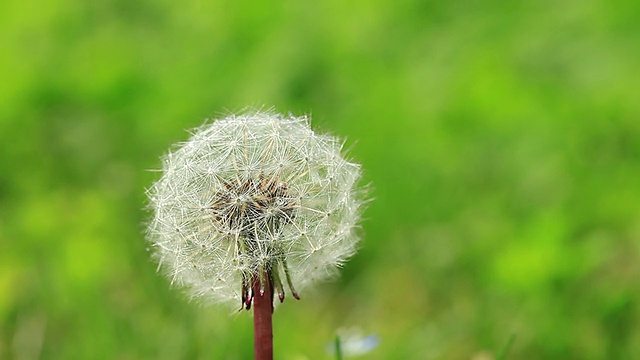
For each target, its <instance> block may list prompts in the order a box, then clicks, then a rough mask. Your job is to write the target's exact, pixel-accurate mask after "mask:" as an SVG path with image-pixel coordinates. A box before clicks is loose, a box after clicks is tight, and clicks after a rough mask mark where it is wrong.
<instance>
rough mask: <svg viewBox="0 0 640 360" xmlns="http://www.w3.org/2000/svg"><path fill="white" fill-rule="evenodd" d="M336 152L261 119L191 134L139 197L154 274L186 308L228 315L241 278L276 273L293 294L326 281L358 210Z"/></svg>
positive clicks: (348, 247) (347, 166)
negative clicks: (162, 275) (147, 207)
mask: <svg viewBox="0 0 640 360" xmlns="http://www.w3.org/2000/svg"><path fill="white" fill-rule="evenodd" d="M342 145H343V143H342V142H341V141H340V140H339V139H337V138H335V137H333V136H328V135H318V134H315V133H314V132H313V131H312V130H311V128H310V126H309V120H308V119H307V118H306V117H293V116H289V117H285V116H282V115H278V114H273V113H264V112H255V113H248V114H244V115H237V116H229V117H226V118H224V119H220V120H216V121H214V122H212V123H210V124H206V125H204V126H202V127H200V128H197V129H195V130H194V131H193V135H192V136H191V138H190V139H189V140H188V141H187V142H185V143H182V144H180V145H179V146H178V147H177V148H176V149H175V150H174V151H171V152H170V153H168V154H167V155H166V156H165V157H164V162H163V169H162V172H163V175H162V177H161V178H160V180H158V181H157V182H156V183H155V184H154V185H153V186H152V187H151V188H150V189H149V191H148V195H149V198H150V201H151V202H150V204H151V209H152V211H153V218H152V220H151V221H150V223H149V227H148V238H149V240H150V242H151V245H152V248H153V252H154V255H155V256H156V257H157V259H158V262H159V266H160V268H161V269H163V270H164V271H165V272H166V273H167V274H168V276H169V277H170V279H171V281H172V283H175V284H177V285H179V286H182V287H184V288H186V289H187V290H188V292H189V294H190V295H191V296H192V297H193V298H198V299H202V300H205V301H208V302H227V303H230V304H235V305H236V306H237V304H238V302H240V301H241V300H242V299H241V298H242V296H243V294H242V284H243V277H247V276H258V275H259V274H258V272H259V271H261V270H260V269H264V268H265V266H283V264H284V266H285V268H284V270H285V271H287V270H288V273H289V274H290V277H291V281H292V283H293V284H295V286H296V287H297V288H298V290H301V289H303V288H305V287H306V286H307V285H309V284H310V283H313V282H315V281H318V280H322V279H324V278H327V277H329V276H331V275H333V274H334V273H335V270H336V269H337V268H338V267H339V266H340V265H341V264H342V263H343V262H344V261H345V260H346V259H347V258H349V257H350V256H351V255H352V254H353V253H354V251H355V246H356V243H357V242H358V236H357V234H356V232H355V229H356V227H357V224H358V221H359V218H360V210H361V206H362V196H361V195H362V194H361V191H360V189H359V188H358V186H357V183H358V180H359V178H360V166H359V165H358V164H355V163H353V162H350V161H348V160H346V159H345V158H344V157H343V156H342V154H341V150H342ZM269 264H276V265H269ZM278 264H280V265H278ZM276 271H277V269H276Z"/></svg>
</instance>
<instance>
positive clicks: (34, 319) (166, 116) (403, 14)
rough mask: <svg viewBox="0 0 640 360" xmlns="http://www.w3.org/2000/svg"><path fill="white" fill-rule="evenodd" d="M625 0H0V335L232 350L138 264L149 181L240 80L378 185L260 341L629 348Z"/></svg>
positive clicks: (86, 347)
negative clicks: (349, 242)
mask: <svg viewBox="0 0 640 360" xmlns="http://www.w3.org/2000/svg"><path fill="white" fill-rule="evenodd" d="M638 14H640V3H638V2H635V1H607V2H605V1H593V0H587V1H562V2H551V1H543V2H536V3H520V2H516V3H514V2H501V1H489V2H466V3H463V2H436V1H410V0H400V1H393V2H390V1H388V2H385V1H379V2H369V1H356V2H350V3H346V2H339V1H327V2H319V3H302V2H289V3H287V2H283V3H269V4H267V3H261V2H242V1H241V2H231V1H212V2H205V1H187V2H182V3H176V2H169V1H149V0H143V1H135V2H129V1H122V0H114V1H104V0H102V1H95V2H81V1H77V0H75V1H74V0H55V1H34V2H19V1H16V0H9V1H4V2H2V3H0V34H2V35H1V37H0V79H1V80H0V99H2V101H0V142H1V143H2V151H1V152H0V170H1V171H0V358H15V359H36V358H44V359H96V358H104V359H179V358H182V359H200V358H208V359H244V358H249V357H250V356H251V353H252V350H251V344H252V334H251V321H250V319H249V316H247V315H246V314H239V315H233V316H229V314H228V311H227V310H226V309H219V308H200V307H198V306H197V305H195V304H191V303H188V302H187V301H186V300H185V299H184V297H182V296H181V294H180V292H179V291H176V290H175V289H170V288H169V286H168V282H167V281H166V280H165V279H163V278H162V277H161V276H158V275H157V274H156V273H155V264H153V263H152V262H151V261H150V260H149V259H148V254H147V252H146V249H145V248H146V243H145V241H144V237H143V229H144V225H143V224H144V221H145V219H146V217H147V214H146V213H145V212H144V211H143V210H142V207H143V206H144V204H145V198H144V188H145V187H147V186H149V185H150V184H151V183H152V182H153V180H154V179H155V178H156V176H157V174H155V173H152V172H148V171H146V169H153V168H157V167H159V156H160V155H161V154H162V153H163V152H164V151H166V149H168V147H169V146H170V144H172V143H174V142H177V141H180V140H184V139H185V138H186V136H187V134H186V133H185V132H184V130H185V129H187V128H190V127H194V126H197V125H199V124H201V123H202V122H203V121H204V119H205V118H207V117H211V116H217V115H220V114H226V113H228V112H229V111H237V110H241V109H242V108H244V107H245V106H263V105H266V106H275V108H276V109H277V110H278V111H282V112H288V111H291V112H293V113H295V114H303V113H311V114H312V115H313V117H314V127H315V128H316V129H318V130H320V131H330V132H333V133H335V134H339V135H342V136H347V137H348V138H349V144H355V145H354V146H353V148H352V151H351V153H352V155H353V157H354V158H355V159H357V160H358V161H361V162H362V163H363V164H364V168H365V171H366V179H365V181H367V182H372V184H373V186H374V192H373V194H374V196H375V198H376V199H375V201H374V202H373V203H372V204H371V206H370V208H369V210H368V211H367V213H366V217H367V219H368V220H367V221H366V222H365V224H364V230H363V233H364V234H365V241H364V242H363V243H362V250H361V251H360V252H359V254H358V255H357V256H356V257H355V258H354V259H353V260H352V261H351V262H349V263H348V265H347V266H346V267H345V269H344V271H343V273H342V276H341V277H340V278H339V279H337V280H336V281H334V282H331V283H327V284H323V285H321V286H319V287H318V289H317V290H316V291H315V292H313V293H307V294H303V300H302V301H300V302H295V303H294V302H287V303H286V304H284V305H283V306H281V307H280V308H279V309H278V311H277V313H276V317H275V330H274V331H275V334H276V338H275V348H276V349H275V350H276V357H277V358H280V359H305V358H309V359H316V358H330V355H329V354H325V353H324V351H325V348H326V346H327V343H330V342H331V341H332V339H333V336H334V334H335V331H336V329H337V328H339V327H353V326H359V327H361V328H362V329H363V330H364V331H365V332H367V333H375V334H378V335H379V336H380V338H381V344H380V346H379V348H378V349H376V350H374V351H373V352H372V353H371V354H370V355H368V356H367V358H378V359H431V358H433V359H485V358H486V359H492V358H495V357H496V356H497V354H498V352H499V351H500V350H501V349H502V348H503V346H504V344H505V341H507V339H509V337H510V336H511V334H515V335H516V336H517V341H516V342H515V343H514V344H513V347H512V348H511V349H510V350H509V358H510V359H569V358H575V359H602V358H609V359H632V358H637V357H640V345H639V344H640V335H639V334H640V325H639V324H640V309H639V305H638V302H637V299H639V298H640V289H639V287H638V280H637V279H638V278H639V276H640V265H639V260H640V207H639V205H638V204H639V203H640V186H638V179H639V178H640V102H639V101H638V99H639V98H640V86H639V85H638V79H640V66H639V65H638V59H639V58H640V16H639V15H638Z"/></svg>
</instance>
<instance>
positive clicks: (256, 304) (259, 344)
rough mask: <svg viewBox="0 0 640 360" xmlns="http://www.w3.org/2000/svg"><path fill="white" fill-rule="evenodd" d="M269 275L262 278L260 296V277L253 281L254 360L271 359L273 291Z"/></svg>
mask: <svg viewBox="0 0 640 360" xmlns="http://www.w3.org/2000/svg"><path fill="white" fill-rule="evenodd" d="M270 275H271V274H269V273H267V274H266V276H264V280H265V284H264V293H262V294H260V277H259V276H255V277H254V279H253V289H252V290H253V342H254V344H253V345H254V355H255V359H256V360H272V359H273V327H272V322H271V317H272V314H273V297H272V293H273V289H272V288H271V284H270V282H269V280H270V279H269V278H270V277H271V276H270Z"/></svg>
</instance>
